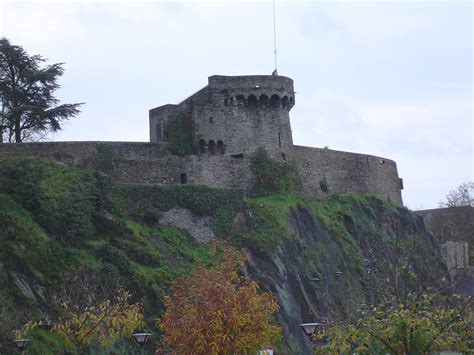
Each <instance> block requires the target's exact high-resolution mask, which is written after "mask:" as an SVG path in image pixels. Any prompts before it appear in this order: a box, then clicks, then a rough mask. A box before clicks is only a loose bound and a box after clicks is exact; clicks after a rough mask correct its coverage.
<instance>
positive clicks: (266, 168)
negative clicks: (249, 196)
mask: <svg viewBox="0 0 474 355" xmlns="http://www.w3.org/2000/svg"><path fill="white" fill-rule="evenodd" d="M250 170H251V171H252V174H253V178H254V185H253V191H252V192H253V194H254V195H257V196H259V195H260V196H265V195H271V194H275V193H283V194H287V193H293V192H298V191H299V190H300V189H299V182H298V178H297V174H296V172H295V170H294V169H293V167H292V166H291V165H289V164H284V163H279V162H276V161H275V160H273V159H271V158H270V157H269V156H268V153H267V152H266V151H265V149H263V148H260V149H259V150H258V151H257V152H256V153H255V155H254V156H253V158H252V160H251V163H250Z"/></svg>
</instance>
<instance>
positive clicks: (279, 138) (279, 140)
mask: <svg viewBox="0 0 474 355" xmlns="http://www.w3.org/2000/svg"><path fill="white" fill-rule="evenodd" d="M278 146H279V147H280V148H281V133H278Z"/></svg>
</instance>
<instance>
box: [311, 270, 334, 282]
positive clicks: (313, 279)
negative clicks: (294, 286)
mask: <svg viewBox="0 0 474 355" xmlns="http://www.w3.org/2000/svg"><path fill="white" fill-rule="evenodd" d="M341 275H342V271H336V272H335V273H334V274H332V275H329V276H323V277H314V278H312V279H310V280H311V281H316V282H318V281H326V280H328V279H331V278H333V277H335V278H337V277H339V276H341Z"/></svg>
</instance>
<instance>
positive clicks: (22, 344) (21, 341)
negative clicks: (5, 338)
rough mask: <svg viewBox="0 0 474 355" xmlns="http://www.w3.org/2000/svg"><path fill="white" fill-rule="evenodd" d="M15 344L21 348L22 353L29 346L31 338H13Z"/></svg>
mask: <svg viewBox="0 0 474 355" xmlns="http://www.w3.org/2000/svg"><path fill="white" fill-rule="evenodd" d="M13 342H14V343H15V345H16V346H17V348H18V349H20V350H21V353H22V354H23V352H24V351H25V349H26V347H27V346H28V343H29V342H30V339H25V338H24V339H15V340H13Z"/></svg>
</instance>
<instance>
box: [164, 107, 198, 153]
mask: <svg viewBox="0 0 474 355" xmlns="http://www.w3.org/2000/svg"><path fill="white" fill-rule="evenodd" d="M164 135H165V139H166V140H167V141H168V143H169V150H170V152H171V153H173V154H177V155H180V156H184V155H189V154H193V153H194V152H195V149H194V143H193V132H192V124H191V120H190V118H189V117H188V116H187V115H186V114H185V113H184V112H178V113H177V114H176V115H175V116H173V117H171V118H170V120H169V121H168V122H167V123H166V127H165V132H164Z"/></svg>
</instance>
